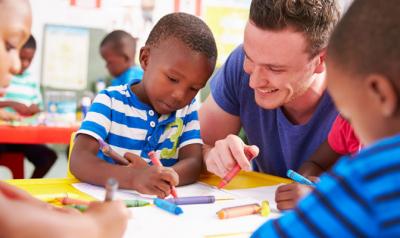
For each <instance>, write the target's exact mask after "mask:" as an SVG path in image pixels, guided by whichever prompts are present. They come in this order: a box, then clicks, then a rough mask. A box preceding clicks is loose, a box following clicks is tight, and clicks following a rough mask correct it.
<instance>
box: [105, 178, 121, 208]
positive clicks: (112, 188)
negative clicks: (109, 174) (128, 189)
mask: <svg viewBox="0 0 400 238" xmlns="http://www.w3.org/2000/svg"><path fill="white" fill-rule="evenodd" d="M105 187H106V194H105V197H104V201H105V202H109V201H112V200H113V199H114V194H115V192H116V191H117V190H118V181H117V180H116V179H114V178H109V179H108V180H107V182H106V186H105Z"/></svg>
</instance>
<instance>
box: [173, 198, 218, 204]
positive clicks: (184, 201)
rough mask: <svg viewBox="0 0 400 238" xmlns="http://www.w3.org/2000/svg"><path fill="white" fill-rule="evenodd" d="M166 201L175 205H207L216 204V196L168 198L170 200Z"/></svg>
mask: <svg viewBox="0 0 400 238" xmlns="http://www.w3.org/2000/svg"><path fill="white" fill-rule="evenodd" d="M165 201H168V202H171V203H174V204H176V205H188V204H206V203H214V202H215V196H193V197H179V198H168V199H165Z"/></svg>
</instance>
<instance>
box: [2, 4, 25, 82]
mask: <svg viewBox="0 0 400 238" xmlns="http://www.w3.org/2000/svg"><path fill="white" fill-rule="evenodd" d="M30 29H31V12H30V7H29V4H28V2H27V1H20V0H18V1H14V0H5V1H3V2H2V3H1V4H0V89H4V87H7V86H8V84H9V83H10V79H11V74H18V73H19V71H20V67H21V62H20V59H19V49H20V48H21V47H22V45H23V44H24V43H25V42H26V40H27V39H28V37H29V35H30V33H31V30H30Z"/></svg>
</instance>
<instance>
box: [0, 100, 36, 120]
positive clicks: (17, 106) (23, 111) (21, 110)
mask: <svg viewBox="0 0 400 238" xmlns="http://www.w3.org/2000/svg"><path fill="white" fill-rule="evenodd" d="M2 107H11V108H12V109H14V110H15V111H16V112H18V114H20V115H22V116H32V115H33V114H32V112H31V111H30V109H29V107H28V106H26V105H25V104H23V103H19V102H16V101H0V108H2Z"/></svg>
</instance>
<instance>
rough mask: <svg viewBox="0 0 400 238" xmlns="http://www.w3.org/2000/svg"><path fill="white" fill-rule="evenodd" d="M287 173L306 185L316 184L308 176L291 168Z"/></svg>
mask: <svg viewBox="0 0 400 238" xmlns="http://www.w3.org/2000/svg"><path fill="white" fill-rule="evenodd" d="M286 175H287V176H288V177H289V178H291V179H293V180H294V181H295V182H298V183H301V184H304V185H309V186H315V183H313V182H311V181H310V180H309V179H307V178H306V177H304V176H303V175H301V174H299V173H296V172H294V171H293V170H291V169H288V171H287V173H286Z"/></svg>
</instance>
